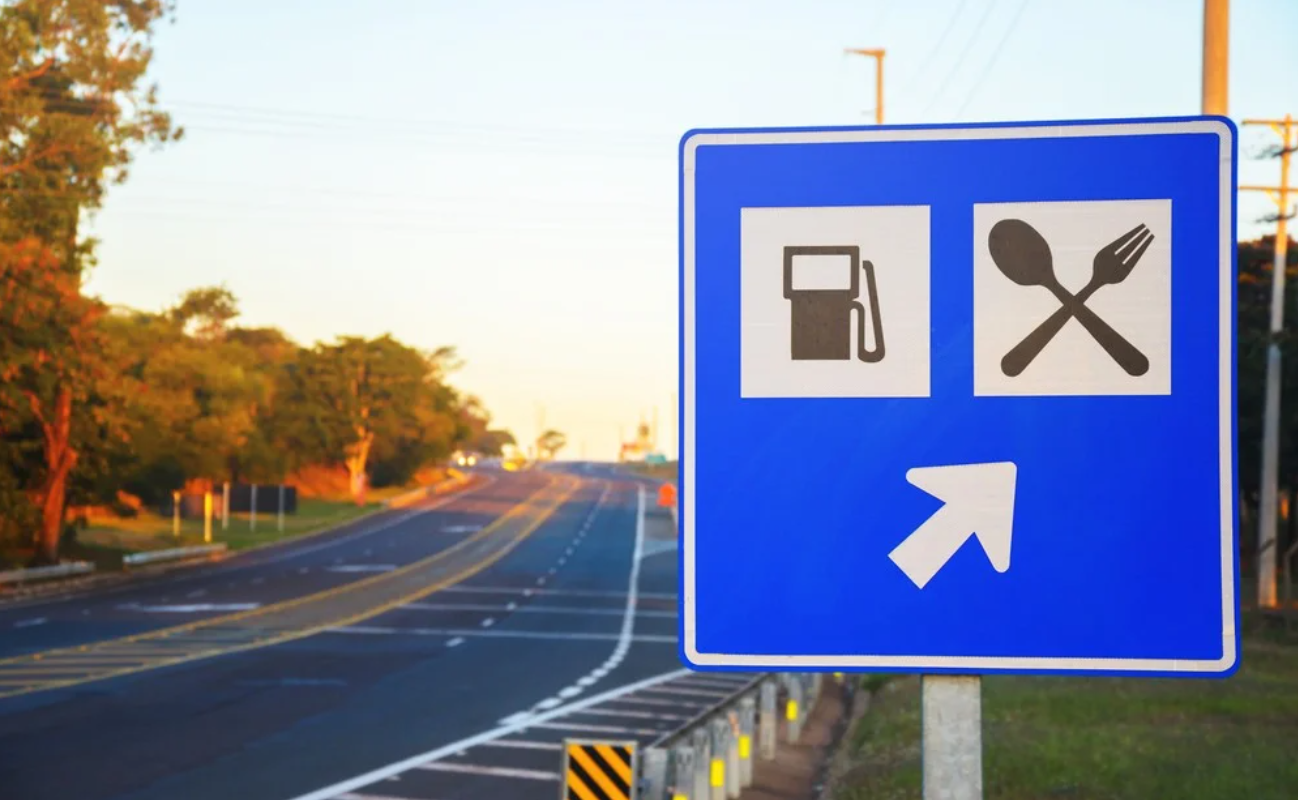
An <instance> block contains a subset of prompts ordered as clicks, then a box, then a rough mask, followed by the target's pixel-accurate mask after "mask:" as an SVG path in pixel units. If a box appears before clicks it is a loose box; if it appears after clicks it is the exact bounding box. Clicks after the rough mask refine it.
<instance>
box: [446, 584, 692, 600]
mask: <svg viewBox="0 0 1298 800" xmlns="http://www.w3.org/2000/svg"><path fill="white" fill-rule="evenodd" d="M437 593H438V594H457V593H463V594H505V595H509V594H519V593H522V595H523V596H524V597H531V596H532V595H534V594H539V595H547V596H552V597H606V598H609V599H611V600H620V599H622V598H625V597H626V592H612V591H596V590H590V589H528V588H523V587H520V586H449V587H447V588H445V589H439V590H438V591H437ZM636 597H638V598H640V599H641V600H675V599H676V594H675V593H674V592H672V593H663V592H636Z"/></svg>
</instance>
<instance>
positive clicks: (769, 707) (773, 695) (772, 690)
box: [757, 679, 780, 761]
mask: <svg viewBox="0 0 1298 800" xmlns="http://www.w3.org/2000/svg"><path fill="white" fill-rule="evenodd" d="M779 688H780V687H779V685H778V684H776V682H775V681H774V680H769V679H768V680H765V681H763V682H762V689H761V715H760V717H759V718H758V730H757V747H758V750H759V752H760V753H761V755H762V760H763V761H771V760H773V759H774V758H775V733H776V726H777V724H778V723H777V718H776V716H775V715H776V713H777V708H776V706H777V701H778V700H779V696H778V695H779Z"/></svg>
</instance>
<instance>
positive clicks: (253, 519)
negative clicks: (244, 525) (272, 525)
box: [248, 483, 257, 531]
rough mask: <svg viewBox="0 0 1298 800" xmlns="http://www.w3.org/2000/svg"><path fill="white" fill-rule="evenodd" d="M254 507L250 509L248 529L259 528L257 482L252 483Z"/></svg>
mask: <svg viewBox="0 0 1298 800" xmlns="http://www.w3.org/2000/svg"><path fill="white" fill-rule="evenodd" d="M250 502H251V503H252V508H250V509H249V510H248V514H249V516H248V530H252V531H255V530H257V484H255V483H254V484H253V485H252V499H251V501H250Z"/></svg>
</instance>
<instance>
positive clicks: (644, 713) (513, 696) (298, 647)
mask: <svg viewBox="0 0 1298 800" xmlns="http://www.w3.org/2000/svg"><path fill="white" fill-rule="evenodd" d="M569 471H570V472H572V473H574V474H576V475H579V476H580V477H581V481H580V483H579V484H578V485H577V486H576V488H575V490H574V491H573V492H572V493H571V494H570V495H567V500H566V501H565V502H563V503H562V504H560V505H559V506H558V507H557V508H556V509H555V510H554V512H553V513H552V514H550V515H549V516H548V517H546V518H545V519H544V521H542V522H540V524H539V527H535V529H534V530H531V533H530V534H528V535H526V538H522V539H521V540H520V541H519V542H518V543H517V544H516V546H512V547H511V549H509V550H508V552H506V553H505V554H504V555H503V556H502V557H499V559H498V560H493V561H492V562H491V563H490V564H489V566H486V567H485V568H484V569H481V570H480V571H477V572H476V573H475V574H473V575H472V576H471V577H468V578H466V579H464V580H462V581H459V582H458V583H455V584H454V585H450V586H448V587H446V588H444V589H442V590H440V591H437V592H434V593H433V594H430V595H428V596H427V597H422V598H420V599H418V600H416V601H413V602H409V603H404V604H402V605H400V606H397V607H395V608H392V609H390V610H387V611H384V612H382V613H379V614H377V615H375V616H369V617H368V618H364V619H360V620H358V621H355V622H353V623H350V624H347V625H342V626H340V627H336V628H331V629H328V630H325V631H322V632H319V633H315V634H313V635H310V636H307V637H305V638H299V639H296V640H294V641H290V642H286V643H282V644H275V645H271V646H267V647H259V648H255V649H247V650H242V651H239V652H233V653H228V654H225V655H219V656H215V657H210V658H201V659H197V660H193V661H189V662H187V663H183V664H179V665H175V666H166V667H161V668H157V669H147V670H144V671H141V672H136V673H134V674H131V675H126V676H121V677H113V678H108V679H103V680H97V681H92V682H88V683H82V684H79V685H75V686H70V687H66V688H57V689H48V690H45V691H39V692H34V693H29V694H23V695H20V696H14V697H8V698H0V796H2V797H4V798H5V800H10V798H12V799H13V800H29V799H30V800H44V799H45V798H50V799H54V798H59V799H62V798H69V799H70V798H77V799H78V800H98V799H100V798H103V799H107V798H120V799H122V800H127V799H129V800H177V799H178V798H184V799H185V800H205V799H206V798H211V799H212V800H217V799H218V798H220V800H227V798H233V797H238V798H241V799H244V800H262V799H264V800H297V799H298V798H312V800H317V799H320V798H332V797H342V798H349V799H350V800H355V798H370V797H380V798H405V799H406V800H425V799H430V800H446V799H447V798H504V799H505V800H526V799H527V798H532V797H536V798H547V800H548V799H549V798H552V797H554V796H556V794H557V792H558V783H557V780H558V772H559V767H560V755H559V752H558V750H557V746H558V744H557V743H558V742H559V741H561V740H562V738H563V737H564V736H609V737H611V738H622V739H625V738H636V739H638V740H640V741H648V740H650V739H652V738H654V737H655V736H657V735H658V733H660V732H661V731H663V730H668V729H670V728H672V727H674V726H675V725H678V724H680V722H681V721H682V720H683V719H685V718H686V717H688V716H690V715H691V714H692V713H696V712H697V710H698V709H699V708H702V707H703V706H705V705H707V704H708V703H710V702H713V701H715V699H717V698H718V697H719V696H721V695H724V694H725V693H727V692H728V691H730V690H731V687H732V686H734V685H738V682H739V681H742V677H740V676H713V675H709V676H696V675H690V674H687V673H683V672H682V671H681V670H680V662H679V660H678V659H677V654H676V618H675V609H676V601H675V590H676V578H675V564H676V559H675V550H674V531H673V530H672V529H671V523H670V517H668V516H667V515H666V514H665V513H663V512H662V511H661V510H658V509H656V508H654V506H653V501H654V494H653V491H652V487H650V489H649V491H646V492H645V493H644V496H643V499H642V497H641V492H640V487H641V486H642V484H641V483H640V482H638V481H636V480H634V479H631V478H629V477H628V476H626V475H625V474H622V473H618V472H615V471H613V470H611V469H609V468H590V467H585V468H582V467H578V468H570V469H569ZM491 478H492V480H491V481H490V482H488V483H486V485H482V486H480V487H479V488H477V489H476V490H474V491H472V492H471V493H469V494H466V495H463V496H456V497H454V498H452V499H449V500H446V501H444V502H441V503H440V504H439V505H438V506H437V507H435V508H430V509H414V510H409V511H407V512H399V513H393V514H388V515H386V516H385V517H382V518H371V519H369V520H366V521H364V522H361V523H358V524H357V525H354V526H351V527H350V528H347V529H343V530H340V531H338V532H337V533H333V534H329V535H326V536H325V537H317V538H312V539H307V540H304V541H303V542H301V543H298V544H295V545H292V546H288V547H284V548H279V549H276V550H274V551H266V552H264V553H259V554H255V555H252V556H249V557H246V558H239V559H231V560H229V561H227V562H222V563H220V564H215V565H210V566H203V567H195V568H192V569H189V570H186V571H184V572H181V573H174V574H169V575H167V576H165V577H161V578H156V579H146V580H144V581H141V582H140V583H138V584H131V585H128V586H119V587H114V588H113V589H110V590H104V591H99V592H93V593H89V594H85V595H78V596H70V597H65V598H61V599H57V600H51V601H46V602H35V603H25V604H22V605H18V606H13V607H0V632H3V634H2V635H0V654H3V655H9V656H13V655H25V654H31V653H34V652H40V651H43V650H46V649H48V648H56V647H67V646H70V645H72V646H75V645H80V644H85V643H90V642H100V641H104V640H107V639H113V638H114V637H121V636H126V635H131V634H136V633H140V632H143V631H149V630H156V629H157V628H160V627H164V626H168V625H174V624H176V623H177V622H188V621H192V620H193V619H195V618H203V617H205V616H214V615H215V616H219V615H221V614H228V613H230V612H231V611H232V610H237V609H242V608H247V607H248V606H250V605H254V604H262V605H267V604H273V603H276V602H279V601H284V600H288V599H291V598H295V597H301V596H305V595H311V594H313V593H317V592H321V591H326V590H329V589H331V588H334V587H338V586H340V585H342V584H345V583H347V582H351V581H359V580H365V579H371V578H373V577H374V576H375V575H382V574H383V573H384V572H386V571H396V570H399V569H400V568H402V567H403V566H404V565H407V564H412V563H414V562H418V561H420V560H421V559H427V558H428V557H429V556H430V555H433V554H436V553H439V552H442V551H446V550H448V549H451V550H453V549H454V548H455V546H456V544H457V543H460V542H463V541H465V540H466V539H469V538H470V537H473V536H474V535H475V533H477V532H478V531H480V530H483V529H484V528H489V527H490V525H491V524H492V523H493V521H495V520H497V519H499V518H500V517H501V516H502V515H505V514H506V513H507V512H508V511H509V510H510V509H512V508H515V507H516V506H517V504H518V503H520V502H522V501H523V500H525V499H526V498H528V497H529V496H534V494H535V493H536V492H537V491H538V490H540V489H541V488H542V487H544V486H546V485H547V483H553V482H554V481H555V478H554V477H553V476H548V475H547V474H545V473H543V472H523V473H504V472H495V473H492V474H491ZM569 483H571V481H569ZM37 620H39V621H37ZM663 680H667V681H668V683H657V684H655V685H650V684H653V682H655V681H663ZM646 681H649V682H650V684H645V682H646ZM628 687H629V689H628ZM673 687H674V688H673ZM673 691H674V692H675V693H674V694H673V693H672V692H673ZM380 790H381V791H380Z"/></svg>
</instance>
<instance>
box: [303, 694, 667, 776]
mask: <svg viewBox="0 0 1298 800" xmlns="http://www.w3.org/2000/svg"><path fill="white" fill-rule="evenodd" d="M690 674H692V673H691V671H690V670H687V669H679V670H675V671H673V672H666V673H663V674H662V675H656V676H654V677H652V678H646V679H645V680H642V681H638V682H636V683H631V684H627V685H626V686H621V687H619V688H617V689H610V690H609V691H607V692H603V693H601V694H597V695H594V696H592V697H587V698H586V699H585V700H579V701H577V702H575V703H569V704H568V705H565V706H560V707H559V708H556V709H554V710H553V711H547V712H545V713H544V714H536V715H535V716H528V717H527V718H526V719H523V720H520V721H518V722H516V723H514V724H512V725H502V726H500V727H498V728H493V729H491V730H489V731H485V732H483V733H479V734H477V735H476V736H470V737H468V738H467V739H461V740H459V741H458V742H451V743H450V744H448V745H444V746H442V747H439V748H437V749H436V750H429V751H428V752H427V753H421V754H420V755H417V756H411V757H410V758H407V759H403V760H401V761H397V762H394V763H392V764H389V765H387V766H386V767H380V768H378V769H376V770H373V771H371V772H367V773H365V774H364V775H358V776H356V777H355V778H349V779H348V780H345V781H341V782H339V783H335V784H334V785H332V786H326V787H325V788H323V789H317V790H316V791H314V792H310V793H308V794H303V795H298V796H297V797H294V798H291V800H332V799H333V798H336V797H337V796H338V795H340V794H345V793H347V792H350V791H353V790H355V789H359V788H361V787H362V786H368V785H369V784H371V783H374V782H375V781H381V780H383V779H384V778H390V777H392V776H393V775H397V774H399V773H402V772H405V771H407V770H410V769H414V768H416V767H418V766H419V765H420V764H426V763H428V762H429V761H436V760H438V759H441V758H446V757H447V756H449V755H454V754H455V753H458V752H460V751H461V750H467V749H468V748H470V747H474V746H476V745H479V744H482V743H484V742H489V741H491V740H493V739H499V738H501V737H503V736H509V735H510V734H512V733H518V732H519V731H521V730H526V729H527V728H528V727H530V726H532V725H535V724H537V723H539V722H548V721H550V720H552V719H556V718H558V717H562V716H564V715H565V714H570V713H572V712H574V711H580V710H581V709H584V708H590V707H591V706H595V705H599V704H600V703H605V702H608V701H609V700H615V699H617V698H619V697H623V696H624V695H628V694H632V693H634V692H638V691H640V690H641V689H646V688H648V687H650V686H657V685H658V684H660V683H666V682H667V681H670V680H674V679H676V678H679V677H682V676H684V675H690Z"/></svg>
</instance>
